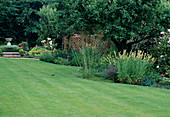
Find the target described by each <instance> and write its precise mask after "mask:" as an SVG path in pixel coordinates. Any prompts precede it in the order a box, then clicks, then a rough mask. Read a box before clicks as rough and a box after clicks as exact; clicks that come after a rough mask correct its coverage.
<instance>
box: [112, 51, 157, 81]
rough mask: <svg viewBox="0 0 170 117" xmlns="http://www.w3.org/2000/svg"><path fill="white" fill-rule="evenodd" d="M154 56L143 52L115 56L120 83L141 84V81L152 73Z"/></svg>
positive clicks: (124, 52)
mask: <svg viewBox="0 0 170 117" xmlns="http://www.w3.org/2000/svg"><path fill="white" fill-rule="evenodd" d="M151 58H152V56H150V55H149V54H148V55H146V53H144V52H142V51H140V50H139V51H135V52H132V51H131V52H130V53H129V54H128V53H126V50H124V51H123V54H121V53H119V55H118V56H117V55H116V54H115V62H114V63H115V65H116V67H117V75H118V81H119V82H122V83H128V84H140V81H141V79H142V78H143V77H144V75H145V74H146V73H147V72H150V70H151V67H152V65H153V63H154V59H151Z"/></svg>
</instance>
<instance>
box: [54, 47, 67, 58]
mask: <svg viewBox="0 0 170 117" xmlns="http://www.w3.org/2000/svg"><path fill="white" fill-rule="evenodd" d="M53 56H54V57H55V58H57V57H62V58H65V59H67V58H68V57H67V52H66V51H65V50H60V49H57V50H55V51H54V52H53Z"/></svg>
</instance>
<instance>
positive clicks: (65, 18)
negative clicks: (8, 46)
mask: <svg viewBox="0 0 170 117" xmlns="http://www.w3.org/2000/svg"><path fill="white" fill-rule="evenodd" d="M0 10H1V13H0V16H1V17H0V25H1V26H0V33H1V34H0V35H1V36H0V38H1V40H2V39H4V38H5V37H13V38H16V42H19V41H21V40H27V41H30V42H32V43H35V40H37V39H38V40H39V41H37V42H40V40H42V39H46V38H47V37H52V38H57V39H61V38H62V37H63V36H68V35H71V34H73V33H75V32H79V33H82V32H83V33H85V34H86V35H93V34H98V33H100V34H103V39H110V40H112V41H113V42H114V44H115V45H116V46H117V48H118V49H119V50H123V49H132V48H142V49H146V48H148V46H149V45H152V44H153V43H154V39H155V38H157V37H158V35H159V32H160V31H162V30H166V29H167V28H170V20H169V17H170V13H169V11H170V2H169V1H168V0H108V1H106V0H64V1H63V0H42V1H41V0H31V1H30V0H20V1H17V0H8V1H6V0H0Z"/></svg>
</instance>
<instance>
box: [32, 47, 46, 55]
mask: <svg viewBox="0 0 170 117" xmlns="http://www.w3.org/2000/svg"><path fill="white" fill-rule="evenodd" d="M44 51H47V49H45V48H42V47H34V48H32V49H31V50H30V51H29V53H31V54H33V55H34V56H40V55H41V53H42V52H44Z"/></svg>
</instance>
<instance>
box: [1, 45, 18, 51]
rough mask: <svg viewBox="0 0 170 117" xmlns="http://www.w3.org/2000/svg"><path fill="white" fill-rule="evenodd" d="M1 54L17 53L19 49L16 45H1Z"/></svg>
mask: <svg viewBox="0 0 170 117" xmlns="http://www.w3.org/2000/svg"><path fill="white" fill-rule="evenodd" d="M0 49H1V50H2V52H18V51H19V50H20V49H21V48H20V47H19V46H17V45H10V46H9V45H3V46H0Z"/></svg>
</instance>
